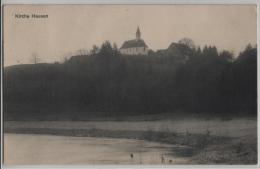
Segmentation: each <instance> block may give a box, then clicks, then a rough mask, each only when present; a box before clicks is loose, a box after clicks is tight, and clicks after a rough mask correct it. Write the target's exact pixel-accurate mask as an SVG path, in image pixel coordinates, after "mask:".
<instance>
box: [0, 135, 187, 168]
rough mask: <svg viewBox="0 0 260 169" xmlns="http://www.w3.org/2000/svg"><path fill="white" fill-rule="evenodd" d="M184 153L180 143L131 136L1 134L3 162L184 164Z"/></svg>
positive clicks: (184, 149)
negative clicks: (112, 137)
mask: <svg viewBox="0 0 260 169" xmlns="http://www.w3.org/2000/svg"><path fill="white" fill-rule="evenodd" d="M182 151H183V152H186V153H184V156H183V153H178V152H182ZM187 152H189V148H187V147H184V146H179V145H170V144H161V143H155V142H148V141H142V140H134V139H110V138H94V137H71V136H54V135H38V134H37V135H36V134H4V164H5V165H40V164H46V165H56V164H57V165H65V164H72V165H76V164H77V165H93V164H187V162H188V161H189V159H190V156H189V155H187ZM131 154H132V155H133V157H131ZM180 154H182V155H181V156H180ZM185 154H186V155H187V156H185ZM188 154H189V153H188Z"/></svg>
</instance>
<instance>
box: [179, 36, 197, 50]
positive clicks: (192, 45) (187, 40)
mask: <svg viewBox="0 0 260 169" xmlns="http://www.w3.org/2000/svg"><path fill="white" fill-rule="evenodd" d="M178 43H180V44H184V45H187V46H188V47H189V48H191V49H193V48H195V43H194V42H193V40H192V39H190V38H182V39H181V40H179V42H178Z"/></svg>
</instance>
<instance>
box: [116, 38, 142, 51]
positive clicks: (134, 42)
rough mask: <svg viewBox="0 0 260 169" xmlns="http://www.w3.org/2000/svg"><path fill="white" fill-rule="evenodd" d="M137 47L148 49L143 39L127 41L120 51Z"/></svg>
mask: <svg viewBox="0 0 260 169" xmlns="http://www.w3.org/2000/svg"><path fill="white" fill-rule="evenodd" d="M135 47H147V45H146V44H145V42H144V40H142V39H138V40H137V39H134V40H128V41H125V42H124V43H123V45H122V46H121V48H120V49H126V48H135Z"/></svg>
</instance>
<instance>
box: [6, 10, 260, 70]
mask: <svg viewBox="0 0 260 169" xmlns="http://www.w3.org/2000/svg"><path fill="white" fill-rule="evenodd" d="M15 14H28V15H31V14H47V15H48V18H45V19H44V18H42V19H34V18H29V19H21V18H15ZM256 15H257V12H256V6H255V5H49V6H48V5H45V6H39V5H20V6H19V5H8V6H5V8H4V65H5V66H9V65H14V64H19V63H29V62H30V61H31V59H30V58H31V57H32V54H33V53H35V54H37V55H38V56H39V57H40V58H41V60H42V61H43V62H54V61H62V60H63V58H64V57H65V56H70V55H71V54H75V53H76V51H78V50H79V49H91V48H92V46H93V44H96V45H98V46H100V45H101V44H102V42H104V41H105V40H109V41H110V42H112V43H113V42H115V43H116V44H117V45H118V47H120V46H121V45H122V43H123V42H124V41H125V40H130V39H134V38H135V32H136V28H137V26H139V27H140V30H141V34H142V35H141V36H142V38H143V39H144V40H145V42H146V44H147V45H148V47H149V48H151V49H153V50H157V49H164V48H167V47H168V46H169V45H170V43H171V42H178V40H180V39H181V38H183V37H188V38H191V39H193V40H194V42H195V44H196V45H197V46H204V45H206V44H207V45H215V46H217V47H218V49H220V50H222V49H227V50H230V51H233V52H234V53H235V54H237V53H238V52H239V51H241V50H243V49H244V48H245V46H246V45H247V44H248V43H252V44H256V39H257V37H256V30H257V29H256Z"/></svg>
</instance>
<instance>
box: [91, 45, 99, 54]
mask: <svg viewBox="0 0 260 169" xmlns="http://www.w3.org/2000/svg"><path fill="white" fill-rule="evenodd" d="M90 52H91V54H97V53H98V52H99V48H98V46H97V45H93V47H92V49H91V51H90Z"/></svg>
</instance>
